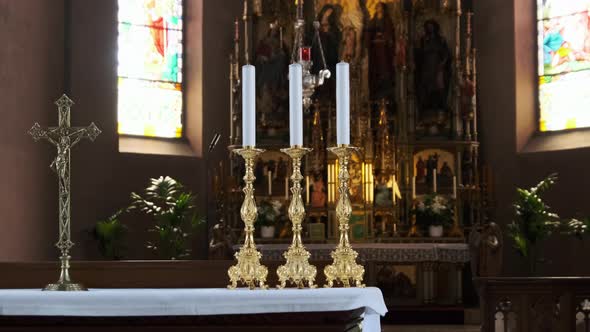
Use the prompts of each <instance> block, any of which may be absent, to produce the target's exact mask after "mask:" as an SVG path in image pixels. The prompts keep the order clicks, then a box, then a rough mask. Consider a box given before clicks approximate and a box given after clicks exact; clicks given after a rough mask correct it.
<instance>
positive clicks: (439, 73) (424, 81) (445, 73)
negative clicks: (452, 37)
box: [414, 19, 451, 135]
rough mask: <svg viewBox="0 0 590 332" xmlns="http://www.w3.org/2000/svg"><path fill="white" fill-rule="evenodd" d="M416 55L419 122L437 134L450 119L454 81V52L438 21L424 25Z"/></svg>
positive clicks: (430, 20)
mask: <svg viewBox="0 0 590 332" xmlns="http://www.w3.org/2000/svg"><path fill="white" fill-rule="evenodd" d="M414 54H415V65H416V72H415V75H416V77H415V83H416V95H417V106H418V114H419V117H418V119H419V122H420V123H421V124H422V125H424V126H425V127H426V128H427V129H428V131H429V133H430V134H433V135H436V134H439V133H440V130H441V127H442V126H444V125H445V123H446V122H447V121H448V118H449V115H448V114H447V113H448V106H447V101H448V95H449V87H450V79H451V51H450V49H449V46H448V44H447V41H446V39H445V38H444V37H443V36H442V34H441V31H440V25H439V23H438V22H437V21H436V20H434V19H429V20H426V21H425V22H424V34H423V36H422V37H421V38H420V41H419V44H418V46H417V48H416V50H415V53H414Z"/></svg>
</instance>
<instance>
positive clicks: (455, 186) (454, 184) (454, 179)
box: [453, 176, 457, 198]
mask: <svg viewBox="0 0 590 332" xmlns="http://www.w3.org/2000/svg"><path fill="white" fill-rule="evenodd" d="M453 198H457V177H456V176H453Z"/></svg>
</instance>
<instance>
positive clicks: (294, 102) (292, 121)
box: [289, 63, 303, 146]
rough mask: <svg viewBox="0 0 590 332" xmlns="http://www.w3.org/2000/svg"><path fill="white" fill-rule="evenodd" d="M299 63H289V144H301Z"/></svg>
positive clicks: (301, 100) (300, 80) (301, 104)
mask: <svg viewBox="0 0 590 332" xmlns="http://www.w3.org/2000/svg"><path fill="white" fill-rule="evenodd" d="M302 82H303V81H302V74H301V65H300V64H298V63H294V64H292V65H289V133H290V138H291V146H295V145H299V146H302V145H303V83H302Z"/></svg>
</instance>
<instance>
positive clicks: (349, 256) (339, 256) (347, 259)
mask: <svg viewBox="0 0 590 332" xmlns="http://www.w3.org/2000/svg"><path fill="white" fill-rule="evenodd" d="M328 151H330V152H332V153H334V154H335V155H336V156H338V162H339V164H340V170H339V172H338V181H339V182H340V183H339V185H338V193H339V197H338V203H336V217H337V218H338V224H339V226H338V229H339V231H340V241H339V242H338V246H336V249H335V250H334V251H332V253H331V256H332V259H333V260H334V263H332V264H331V265H328V266H326V267H325V268H324V274H325V275H326V282H327V285H326V287H332V286H333V285H334V281H338V282H341V283H342V285H343V286H344V287H350V286H351V282H350V280H351V279H352V281H353V283H354V284H353V285H354V286H356V287H364V286H365V285H363V275H364V274H365V268H364V267H363V266H361V265H359V264H357V263H356V258H357V256H358V253H357V252H356V251H355V250H354V249H352V247H351V246H350V243H349V241H348V228H349V225H348V223H349V220H350V215H351V214H352V206H351V204H350V197H349V193H348V180H349V179H350V174H349V173H348V163H349V161H350V156H351V155H352V153H353V152H357V151H358V148H356V147H353V146H350V145H348V144H341V145H338V146H337V147H332V148H328Z"/></svg>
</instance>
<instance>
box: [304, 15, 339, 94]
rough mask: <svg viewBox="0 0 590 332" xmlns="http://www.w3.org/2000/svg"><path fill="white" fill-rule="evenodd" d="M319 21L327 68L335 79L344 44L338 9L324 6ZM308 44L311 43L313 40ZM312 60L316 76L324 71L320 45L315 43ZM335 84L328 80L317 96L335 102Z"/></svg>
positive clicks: (318, 90)
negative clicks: (342, 43) (342, 44)
mask: <svg viewBox="0 0 590 332" xmlns="http://www.w3.org/2000/svg"><path fill="white" fill-rule="evenodd" d="M317 20H318V22H320V29H319V35H320V40H321V41H322V46H323V50H324V57H325V59H326V66H327V67H328V69H329V70H330V72H331V73H332V77H335V75H336V64H337V63H338V62H339V61H340V54H339V52H340V44H341V42H342V32H341V31H340V28H339V26H338V21H339V12H338V8H337V7H336V6H334V5H330V4H328V5H325V6H323V7H322V9H321V10H320V12H319V14H318V17H317ZM312 36H313V35H312ZM308 42H309V43H311V40H310V41H308ZM311 60H312V61H313V64H312V70H311V71H312V73H314V74H316V73H318V72H319V71H320V70H322V69H324V64H323V61H322V55H321V52H320V50H319V45H318V44H317V43H315V42H314V43H313V48H312V52H311ZM335 82H336V80H334V79H330V80H327V81H326V82H325V83H324V84H323V85H321V86H320V87H319V88H318V89H317V90H316V93H315V96H316V97H321V98H322V99H325V98H330V99H326V100H333V99H334V98H335V95H334V89H335Z"/></svg>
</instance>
